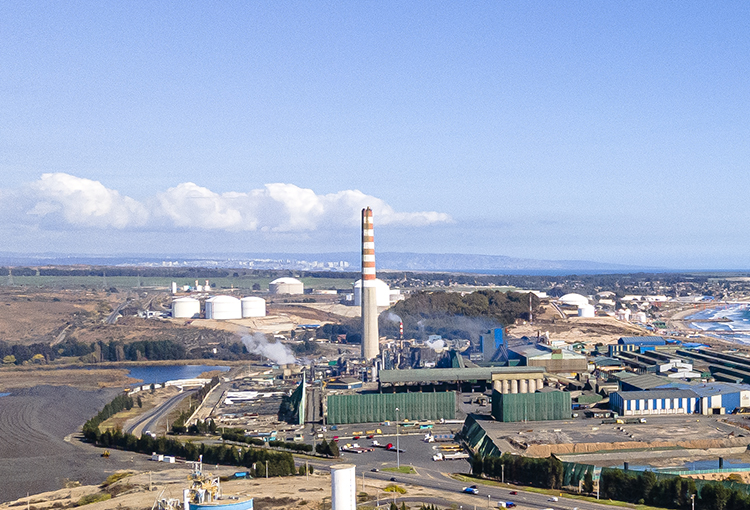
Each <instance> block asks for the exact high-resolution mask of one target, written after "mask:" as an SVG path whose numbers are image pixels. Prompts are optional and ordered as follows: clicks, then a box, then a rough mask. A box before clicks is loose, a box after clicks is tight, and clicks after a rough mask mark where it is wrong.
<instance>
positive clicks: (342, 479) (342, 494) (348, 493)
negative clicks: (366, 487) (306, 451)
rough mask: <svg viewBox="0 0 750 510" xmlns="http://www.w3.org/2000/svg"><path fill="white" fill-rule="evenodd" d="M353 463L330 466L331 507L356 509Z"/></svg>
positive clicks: (355, 481) (340, 509)
mask: <svg viewBox="0 0 750 510" xmlns="http://www.w3.org/2000/svg"><path fill="white" fill-rule="evenodd" d="M355 469H356V468H355V466H354V464H334V465H333V466H331V509H332V510H356V508H357V487H356V483H357V479H356V476H357V474H356V471H355Z"/></svg>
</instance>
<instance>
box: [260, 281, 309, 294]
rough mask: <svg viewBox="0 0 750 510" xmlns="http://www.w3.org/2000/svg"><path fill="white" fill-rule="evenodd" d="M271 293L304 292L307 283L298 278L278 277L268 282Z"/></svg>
mask: <svg viewBox="0 0 750 510" xmlns="http://www.w3.org/2000/svg"><path fill="white" fill-rule="evenodd" d="M268 290H270V291H271V294H304V293H305V285H304V284H303V283H302V282H301V281H299V280H298V279H296V278H289V277H284V278H276V279H275V280H274V281H272V282H271V283H269V284H268Z"/></svg>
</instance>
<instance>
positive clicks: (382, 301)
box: [354, 278, 391, 308]
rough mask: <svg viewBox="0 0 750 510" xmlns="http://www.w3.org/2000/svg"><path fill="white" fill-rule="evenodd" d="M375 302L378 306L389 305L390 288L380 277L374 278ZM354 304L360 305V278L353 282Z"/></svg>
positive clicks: (386, 306)
mask: <svg viewBox="0 0 750 510" xmlns="http://www.w3.org/2000/svg"><path fill="white" fill-rule="evenodd" d="M375 303H376V304H377V306H378V307H385V308H388V307H389V306H391V288H390V287H389V286H388V284H387V283H385V282H384V281H383V280H381V279H380V278H376V279H375ZM354 306H362V280H357V281H356V282H354Z"/></svg>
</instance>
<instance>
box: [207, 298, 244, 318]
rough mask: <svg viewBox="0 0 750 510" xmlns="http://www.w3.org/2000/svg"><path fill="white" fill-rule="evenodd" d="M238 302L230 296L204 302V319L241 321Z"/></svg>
mask: <svg viewBox="0 0 750 510" xmlns="http://www.w3.org/2000/svg"><path fill="white" fill-rule="evenodd" d="M241 318H242V306H241V304H240V300H239V299H237V298H236V297H232V296H214V297H212V298H209V299H207V300H206V319H214V320H229V319H241Z"/></svg>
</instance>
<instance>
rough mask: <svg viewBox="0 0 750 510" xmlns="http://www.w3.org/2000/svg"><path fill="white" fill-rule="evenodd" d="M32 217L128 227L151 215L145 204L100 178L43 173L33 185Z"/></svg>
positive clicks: (76, 223) (87, 224) (139, 223)
mask: <svg viewBox="0 0 750 510" xmlns="http://www.w3.org/2000/svg"><path fill="white" fill-rule="evenodd" d="M31 189H32V190H33V193H34V198H35V199H37V202H36V204H35V205H34V207H33V208H32V209H31V210H29V211H28V212H27V213H28V214H30V215H33V216H40V217H52V219H58V217H61V218H62V219H63V220H64V221H65V222H67V223H69V224H71V225H76V226H87V227H103V228H107V227H112V228H125V227H132V226H142V225H144V224H145V223H146V221H147V220H148V217H149V212H148V210H147V209H146V207H145V206H144V205H143V204H141V203H139V202H137V201H136V200H133V199H132V198H130V197H124V196H121V195H120V194H119V193H118V192H117V191H115V190H111V189H108V188H106V187H105V186H104V185H103V184H102V183H100V182H98V181H92V180H90V179H82V178H80V177H75V176H73V175H69V174H64V173H55V174H43V175H42V177H41V178H40V179H39V180H38V181H36V182H34V183H32V184H31Z"/></svg>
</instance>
